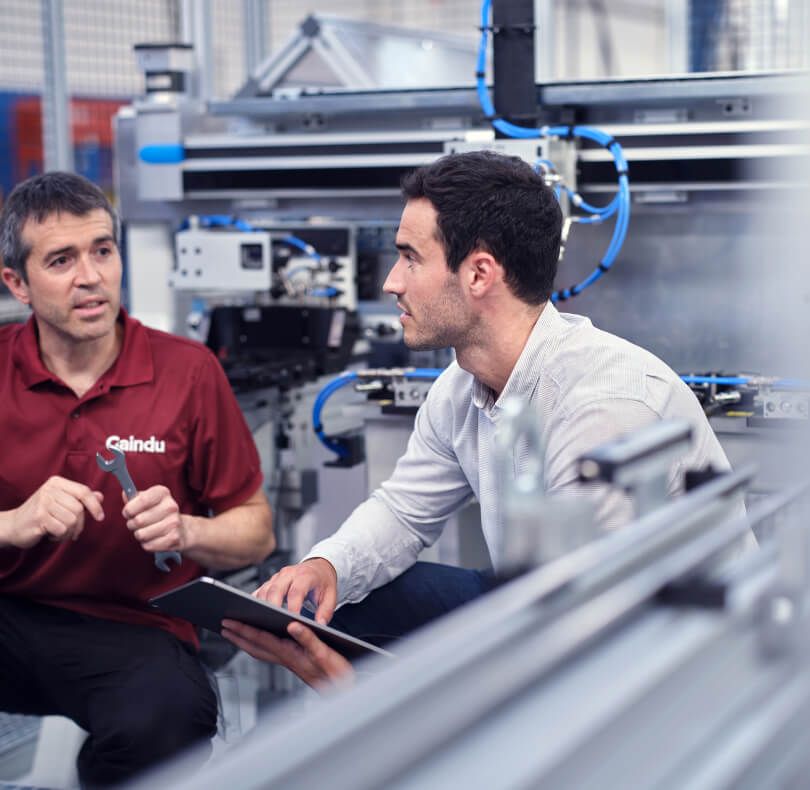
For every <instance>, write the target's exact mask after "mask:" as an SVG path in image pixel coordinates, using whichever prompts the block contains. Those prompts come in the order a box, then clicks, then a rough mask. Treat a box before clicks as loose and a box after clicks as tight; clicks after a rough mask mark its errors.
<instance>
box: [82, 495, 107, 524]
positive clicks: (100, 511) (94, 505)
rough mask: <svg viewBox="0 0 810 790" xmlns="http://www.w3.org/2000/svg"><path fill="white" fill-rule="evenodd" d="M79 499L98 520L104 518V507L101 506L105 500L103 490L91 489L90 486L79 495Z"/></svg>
mask: <svg viewBox="0 0 810 790" xmlns="http://www.w3.org/2000/svg"><path fill="white" fill-rule="evenodd" d="M79 501H80V502H81V503H82V505H83V506H84V507H85V509H86V510H87V512H88V513H89V514H90V515H91V516H92V517H93V518H94V519H95V520H96V521H103V520H104V508H103V507H102V506H101V505H102V502H103V501H104V494H102V493H101V491H91V490H90V489H89V488H88V489H87V491H86V492H84V493H83V494H82V496H80V497H79Z"/></svg>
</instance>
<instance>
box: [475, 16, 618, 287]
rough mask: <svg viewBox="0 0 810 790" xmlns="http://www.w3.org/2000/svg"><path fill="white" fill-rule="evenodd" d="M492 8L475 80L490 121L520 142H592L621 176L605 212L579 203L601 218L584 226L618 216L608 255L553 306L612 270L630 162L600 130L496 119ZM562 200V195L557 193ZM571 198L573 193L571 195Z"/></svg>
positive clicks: (486, 20) (484, 28)
mask: <svg viewBox="0 0 810 790" xmlns="http://www.w3.org/2000/svg"><path fill="white" fill-rule="evenodd" d="M491 5H492V0H483V3H482V5H481V43H480V45H479V47H478V61H477V70H478V73H477V76H476V92H477V94H478V101H479V103H480V104H481V109H482V110H483V111H484V114H485V115H486V116H487V118H489V119H491V121H490V122H491V123H492V126H493V127H494V128H495V129H497V130H498V131H499V132H501V133H502V134H505V135H507V136H509V137H517V138H521V139H533V138H536V137H542V136H558V137H567V136H569V135H571V136H573V137H582V138H584V139H587V140H592V141H594V142H597V143H599V144H600V145H602V146H604V147H605V148H607V149H608V151H610V153H611V154H612V155H613V161H614V163H615V165H616V172H617V173H618V181H619V188H618V191H617V193H616V196H615V197H614V198H613V200H612V201H611V202H610V204H608V206H606V207H605V208H603V209H599V208H596V207H594V206H590V205H588V204H584V205H583V204H582V203H580V204H579V205H580V206H583V208H584V210H585V211H588V212H589V213H591V214H596V215H598V218H593V217H586V218H582V219H580V220H578V221H580V222H584V223H594V222H600V221H602V220H604V219H607V218H608V217H610V216H612V215H613V214H614V213H617V218H616V225H615V227H614V229H613V236H612V238H611V240H610V244H609V245H608V249H607V252H606V253H605V255H604V256H603V257H602V260H601V261H600V262H599V265H598V266H597V267H596V269H594V271H593V272H592V273H591V274H590V275H589V276H588V277H586V278H585V279H584V280H583V281H582V282H580V283H577V284H575V285H572V286H571V287H569V288H565V289H563V290H560V291H555V292H554V293H553V294H552V296H551V301H552V302H557V301H565V300H566V299H568V298H570V297H572V296H576V295H577V294H578V293H580V292H581V291H582V290H583V289H584V288H587V286H589V285H590V284H591V283H593V282H595V281H596V280H598V279H599V278H600V277H601V276H602V275H603V274H604V273H605V272H606V271H607V270H608V269H609V268H610V266H611V264H612V263H613V261H614V260H615V259H616V256H617V255H618V254H619V250H620V249H621V247H622V244H624V239H625V236H626V235H627V225H628V222H629V220H630V186H629V182H628V180H627V161H626V160H625V158H624V153H623V152H622V147H621V145H619V143H618V141H616V140H614V139H613V138H612V137H610V135H608V134H606V133H605V132H602V131H600V130H598V129H593V128H591V127H589V126H554V127H545V128H543V129H536V128H527V127H523V126H517V125H515V124H513V123H509V122H508V121H505V120H503V119H502V118H496V117H494V116H495V115H496V112H495V106H494V105H493V103H492V100H491V99H490V96H489V91H488V90H487V85H486V81H485V78H484V73H485V71H486V65H487V42H488V39H487V31H488V30H489V12H490V7H491ZM557 193H558V196H559V191H557ZM569 194H570V192H569Z"/></svg>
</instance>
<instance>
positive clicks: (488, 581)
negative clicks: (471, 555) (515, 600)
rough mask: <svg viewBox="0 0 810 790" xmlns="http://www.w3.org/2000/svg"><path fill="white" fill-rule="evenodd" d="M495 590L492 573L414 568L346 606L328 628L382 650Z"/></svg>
mask: <svg viewBox="0 0 810 790" xmlns="http://www.w3.org/2000/svg"><path fill="white" fill-rule="evenodd" d="M495 586H496V579H495V576H494V574H493V573H492V572H491V571H475V570H468V569H467V568H455V567H453V566H451V565H440V564H438V563H434V562H417V563H415V564H414V565H412V566H411V567H410V568H408V570H407V571H405V572H404V573H402V574H401V575H400V576H398V577H397V578H396V579H394V580H393V581H392V582H389V583H388V584H385V585H383V586H382V587H378V588H377V589H376V590H374V591H373V592H371V593H369V595H368V597H367V598H365V599H364V600H362V601H360V603H356V604H346V605H345V606H342V607H341V608H340V609H338V610H337V612H335V616H334V617H333V618H332V621H331V622H330V623H329V625H331V626H332V627H333V628H337V629H339V630H341V631H345V632H346V633H347V634H351V635H352V636H356V637H357V638H358V639H364V640H365V641H366V642H371V643H372V644H374V645H378V646H381V645H384V644H387V643H388V642H391V641H392V640H393V639H397V638H399V637H402V636H405V635H406V634H409V633H410V632H411V631H415V630H416V629H417V628H420V627H421V626H423V625H426V624H427V623H429V622H430V621H431V620H435V619H436V618H438V617H441V616H442V615H444V614H447V613H448V612H451V611H452V610H453V609H457V608H458V607H459V606H462V605H463V604H465V603H468V602H469V601H472V600H474V599H475V598H478V597H479V596H480V595H483V594H484V593H486V592H489V591H490V590H491V589H493V588H494V587H495Z"/></svg>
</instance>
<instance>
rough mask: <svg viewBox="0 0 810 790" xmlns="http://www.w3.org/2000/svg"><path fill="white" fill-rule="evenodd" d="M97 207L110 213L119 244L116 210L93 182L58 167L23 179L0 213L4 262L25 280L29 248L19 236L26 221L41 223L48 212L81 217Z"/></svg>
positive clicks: (1, 245) (0, 232)
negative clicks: (31, 220)
mask: <svg viewBox="0 0 810 790" xmlns="http://www.w3.org/2000/svg"><path fill="white" fill-rule="evenodd" d="M99 208H101V209H104V211H106V212H107V213H108V214H109V215H110V219H111V220H112V224H113V237H114V239H115V243H116V244H119V241H120V238H121V220H120V218H119V216H118V212H117V211H116V210H115V209H114V208H113V206H112V203H110V201H109V200H108V199H107V196H106V195H105V194H104V192H103V191H102V190H101V189H100V188H99V187H97V186H96V185H95V184H94V183H93V182H92V181H88V180H87V179H86V178H85V177H84V176H80V175H77V174H76V173H67V172H63V171H58V170H54V171H51V172H49V173H42V174H41V175H38V176H32V177H31V178H29V179H26V180H25V181H22V182H21V183H19V184H17V186H16V187H14V189H13V190H12V191H11V194H10V195H9V196H8V199H7V200H6V202H5V204H4V206H3V212H2V214H0V258H1V259H2V262H3V265H4V266H7V267H8V268H9V269H12V270H14V271H15V272H17V274H19V275H20V277H22V279H23V282H26V283H27V282H28V276H27V274H26V271H25V262H26V261H27V260H28V256H29V255H30V254H31V248H30V246H29V245H27V244H25V242H24V241H23V238H22V231H23V228H24V227H25V223H26V222H28V220H29V219H33V220H34V221H35V222H43V221H44V220H45V219H46V218H47V217H49V216H50V215H51V214H60V213H62V212H65V213H67V214H73V215H74V216H76V217H83V216H84V215H85V214H89V213H90V212H91V211H95V210H96V209H99Z"/></svg>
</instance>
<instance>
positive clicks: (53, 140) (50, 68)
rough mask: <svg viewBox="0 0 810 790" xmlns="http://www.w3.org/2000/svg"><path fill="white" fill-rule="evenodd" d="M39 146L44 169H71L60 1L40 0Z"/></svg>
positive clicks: (71, 151)
mask: <svg viewBox="0 0 810 790" xmlns="http://www.w3.org/2000/svg"><path fill="white" fill-rule="evenodd" d="M41 9H42V61H43V64H44V71H45V80H44V82H43V87H42V137H43V140H42V147H43V152H44V157H45V161H44V164H45V170H46V171H47V170H73V140H72V135H71V127H70V114H69V112H68V93H67V78H66V73H67V71H66V69H65V29H64V14H63V4H62V0H42V5H41Z"/></svg>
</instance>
